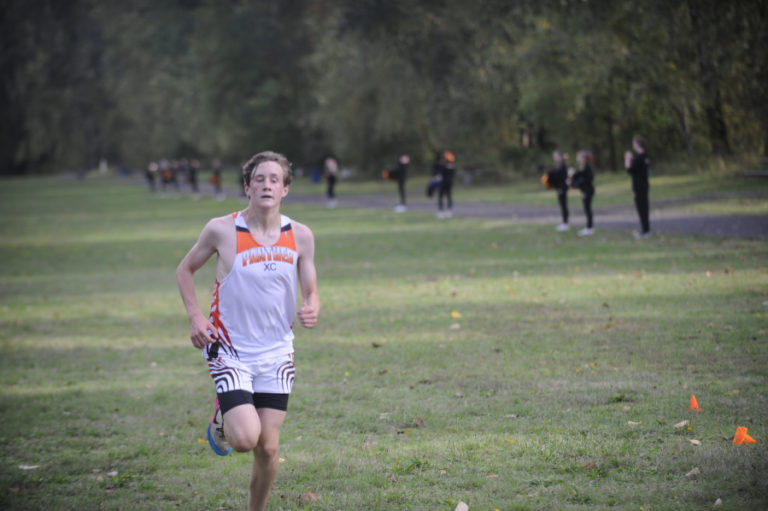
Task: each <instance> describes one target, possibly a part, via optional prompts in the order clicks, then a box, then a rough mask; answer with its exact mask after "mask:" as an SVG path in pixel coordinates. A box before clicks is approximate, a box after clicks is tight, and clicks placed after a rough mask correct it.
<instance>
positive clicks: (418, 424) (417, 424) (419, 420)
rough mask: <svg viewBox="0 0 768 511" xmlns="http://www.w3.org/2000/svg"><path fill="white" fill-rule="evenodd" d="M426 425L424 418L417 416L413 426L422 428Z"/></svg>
mask: <svg viewBox="0 0 768 511" xmlns="http://www.w3.org/2000/svg"><path fill="white" fill-rule="evenodd" d="M422 426H424V419H422V418H421V417H416V420H414V421H413V427H415V428H420V427H422Z"/></svg>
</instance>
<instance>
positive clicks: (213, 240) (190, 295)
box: [176, 218, 221, 348]
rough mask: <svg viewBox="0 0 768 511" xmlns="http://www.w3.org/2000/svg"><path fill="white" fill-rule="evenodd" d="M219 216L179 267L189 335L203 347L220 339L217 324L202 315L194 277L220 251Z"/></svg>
mask: <svg viewBox="0 0 768 511" xmlns="http://www.w3.org/2000/svg"><path fill="white" fill-rule="evenodd" d="M218 220H219V219H216V218H214V219H213V220H211V221H210V222H208V223H207V224H206V226H205V227H204V228H203V230H202V232H201V233H200V237H199V238H198V240H197V242H196V243H195V244H194V245H193V246H192V248H191V249H190V250H189V252H187V255H186V256H184V259H182V260H181V262H180V263H179V266H178V267H177V268H176V283H177V284H178V286H179V293H181V300H182V301H183V302H184V308H185V309H186V311H187V317H188V318H189V324H190V339H191V340H192V344H193V345H194V346H195V348H203V347H204V346H205V345H206V344H208V343H212V342H215V341H216V340H217V339H218V333H217V332H216V328H215V327H214V326H213V325H212V324H211V322H210V321H208V318H206V317H205V316H204V315H203V313H202V311H201V310H200V306H199V305H198V303H197V296H196V295H195V281H194V274H195V272H196V271H197V270H199V269H200V268H202V266H203V265H204V264H205V263H206V262H207V261H208V259H210V258H211V256H212V255H213V254H215V253H217V252H218V246H219V244H220V240H221V236H220V228H219V224H220V223H221V222H220V221H218Z"/></svg>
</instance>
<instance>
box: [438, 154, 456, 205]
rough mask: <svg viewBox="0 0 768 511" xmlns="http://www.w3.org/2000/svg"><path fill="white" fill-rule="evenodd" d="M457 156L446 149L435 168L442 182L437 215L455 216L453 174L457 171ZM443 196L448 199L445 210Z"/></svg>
mask: <svg viewBox="0 0 768 511" xmlns="http://www.w3.org/2000/svg"><path fill="white" fill-rule="evenodd" d="M455 162H456V156H455V155H454V154H453V153H452V152H451V151H445V152H444V153H443V154H442V155H441V157H440V159H439V163H438V165H437V166H436V168H435V174H436V175H437V176H440V184H439V187H438V190H437V193H438V195H437V217H438V218H451V217H452V216H453V196H452V191H453V175H454V174H455V172H456V167H455V166H454V164H455ZM443 197H445V199H446V206H447V209H445V210H443Z"/></svg>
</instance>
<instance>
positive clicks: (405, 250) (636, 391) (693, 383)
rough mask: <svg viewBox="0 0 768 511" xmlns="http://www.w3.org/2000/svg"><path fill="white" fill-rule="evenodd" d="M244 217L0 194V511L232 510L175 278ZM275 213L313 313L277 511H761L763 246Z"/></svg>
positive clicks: (767, 257)
mask: <svg viewBox="0 0 768 511" xmlns="http://www.w3.org/2000/svg"><path fill="white" fill-rule="evenodd" d="M714 187H715V188H718V187H719V185H718V184H717V183H716V184H715V185H714ZM478 193H479V192H478ZM510 193H511V194H513V195H514V194H525V193H526V192H525V191H516V190H510ZM551 199H552V198H551V197H549V196H548V200H549V202H551ZM241 207H242V203H240V202H237V201H226V202H213V201H210V200H200V201H192V200H190V199H189V198H186V197H183V198H178V199H164V200H163V199H157V198H152V197H150V196H149V195H148V193H147V192H146V190H144V189H143V188H139V187H131V186H126V185H120V184H119V183H115V182H111V181H109V180H90V179H89V180H86V181H83V182H77V181H67V180H64V179H59V178H48V179H28V180H4V181H2V182H0V213H1V214H2V219H3V222H2V224H1V227H0V230H1V233H2V234H1V235H0V260H1V261H2V263H3V264H2V266H0V347H1V348H2V352H3V356H2V359H0V413H1V414H2V415H0V416H1V417H2V426H3V427H2V431H0V459H2V463H1V464H0V508H1V509H11V510H17V509H19V510H21V509H46V510H59V509H62V510H63V509H77V510H80V509H88V510H90V509H108V510H115V509H122V510H154V509H187V510H197V509H200V510H202V509H206V510H208V509H243V508H244V502H245V498H246V484H245V483H246V480H247V477H248V473H249V469H250V464H251V463H250V457H249V456H248V455H231V456H228V457H226V458H220V457H218V456H216V455H214V454H213V453H212V451H211V450H210V448H209V447H208V446H207V443H206V442H205V441H204V438H205V434H204V432H205V428H206V426H207V422H208V420H209V419H210V413H211V411H212V404H213V386H212V383H211V381H210V378H209V377H208V375H207V371H206V367H205V364H204V361H203V359H202V357H201V356H200V353H199V352H198V351H196V350H194V349H193V348H192V347H191V344H190V342H189V340H188V324H187V321H186V316H185V314H184V310H183V307H182V305H181V302H180V299H179V297H178V292H177V290H176V286H175V281H174V275H173V273H174V269H175V267H176V265H177V264H178V261H179V260H180V258H181V257H182V256H183V254H184V253H185V252H186V250H188V248H189V247H190V246H191V244H192V243H193V242H194V240H195V239H196V236H197V234H198V233H199V230H200V229H201V228H202V226H203V225H204V223H205V221H206V220H207V219H208V218H210V217H212V216H218V215H223V214H226V213H228V212H231V211H234V210H235V209H238V208H241ZM285 212H286V213H287V214H289V215H290V216H293V217H295V218H296V219H298V220H300V221H302V222H304V223H306V224H308V225H309V226H310V227H311V228H312V229H313V230H314V232H315V236H316V243H317V268H318V273H319V285H320V294H321V299H322V303H323V309H322V314H321V322H320V324H319V326H318V327H317V328H316V329H315V330H311V331H309V330H303V329H301V328H299V330H298V332H297V339H296V349H297V353H296V359H297V365H298V374H297V380H296V384H295V386H294V393H293V395H292V397H291V402H290V407H289V413H288V419H287V421H286V424H285V427H284V429H283V434H282V437H281V453H280V456H281V464H280V469H279V472H278V476H277V480H276V483H275V489H274V492H273V497H272V501H271V505H270V509H299V508H303V509H323V510H337V509H340V510H364V509H365V510H367V509H372V510H390V509H392V510H401V509H404V510H410V509H414V510H417V509H424V510H440V509H442V510H453V509H454V508H455V507H456V504H457V503H458V502H459V501H464V502H466V503H467V504H468V505H469V507H470V510H472V511H475V510H493V509H499V510H502V511H508V510H526V509H530V510H550V509H611V508H612V509H634V510H638V509H643V510H657V509H709V508H711V507H712V506H713V505H714V503H715V501H716V500H717V499H721V502H722V505H721V506H720V507H719V508H718V509H728V510H742V509H755V510H758V509H761V510H762V509H765V508H766V507H768V449H767V448H766V446H768V385H767V384H768V243H766V242H765V241H752V240H734V239H730V240H725V239H709V238H699V237H686V236H664V235H662V236H655V237H653V238H651V239H649V240H645V241H644V242H642V243H637V242H634V241H633V240H631V237H630V236H628V234H627V233H625V232H618V231H615V232H614V231H608V230H601V231H599V233H598V235H596V236H595V237H594V238H592V239H579V238H577V237H576V236H575V234H573V233H570V234H567V235H562V234H557V233H555V232H554V231H553V229H552V228H551V226H534V225H520V224H516V223H513V222H508V221H500V220H477V219H460V218H454V219H452V220H450V221H444V222H438V221H437V220H435V219H434V217H433V216H432V215H428V214H423V215H422V214H415V213H414V214H411V213H409V214H406V215H395V214H392V213H388V212H381V211H372V210H346V209H336V210H327V209H324V208H317V207H310V206H299V205H291V206H290V208H289V209H288V210H287V211H285ZM212 283H213V265H212V264H209V265H207V266H206V267H204V268H203V269H202V270H201V272H200V273H199V274H198V278H197V285H198V297H199V300H200V303H201V304H203V305H205V304H207V303H208V301H209V295H210V290H211V288H212ZM692 394H695V395H696V396H697V398H698V401H699V404H700V405H701V407H702V408H703V409H704V411H703V413H693V412H691V411H690V410H689V409H688V404H689V400H690V398H691V395H692ZM683 420H688V421H689V422H690V426H688V427H682V428H676V427H675V426H674V425H675V424H676V423H679V422H680V421H683ZM737 426H747V427H748V428H749V434H750V435H751V436H753V437H755V438H756V440H757V442H756V443H755V444H753V445H742V446H735V445H733V444H732V443H731V439H732V437H733V434H734V432H735V430H736V427H737ZM692 440H698V441H700V443H701V445H694V444H693V443H692V442H691V441H692ZM694 468H697V469H698V474H695V475H694V474H690V475H686V474H689V472H691V471H692V470H693V469H694Z"/></svg>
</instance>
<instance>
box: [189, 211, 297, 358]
mask: <svg viewBox="0 0 768 511" xmlns="http://www.w3.org/2000/svg"><path fill="white" fill-rule="evenodd" d="M232 216H233V217H234V219H235V232H236V235H237V253H236V255H235V260H234V263H233V264H232V269H231V270H230V272H229V273H228V274H227V275H226V276H225V277H224V278H223V279H221V281H218V280H217V281H216V287H215V289H214V292H213V301H212V303H211V315H210V320H211V323H213V325H214V326H215V327H216V330H217V331H218V334H219V342H217V343H214V344H209V345H208V346H207V347H206V348H205V349H203V356H204V357H205V358H207V359H208V360H209V365H210V362H211V361H213V359H217V358H222V357H223V358H227V359H230V360H238V361H241V362H243V363H245V364H250V363H251V362H255V361H257V360H264V359H267V358H275V357H281V356H283V355H289V354H291V353H293V337H294V336H293V321H294V317H295V316H296V266H297V262H298V253H297V251H296V240H295V238H294V235H293V228H292V227H291V219H290V218H288V217H287V216H285V215H281V216H280V227H281V228H280V238H279V239H278V240H277V242H276V243H275V244H274V245H269V246H264V245H261V244H259V243H258V242H256V240H255V239H254V238H253V236H252V235H251V232H250V231H249V230H248V225H247V224H246V223H245V219H244V218H243V216H242V214H241V213H240V212H239V211H238V212H235V213H232Z"/></svg>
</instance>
